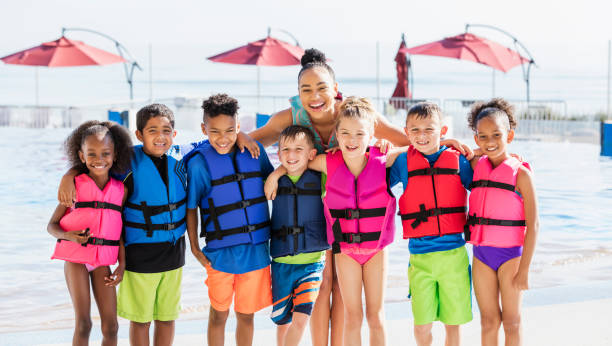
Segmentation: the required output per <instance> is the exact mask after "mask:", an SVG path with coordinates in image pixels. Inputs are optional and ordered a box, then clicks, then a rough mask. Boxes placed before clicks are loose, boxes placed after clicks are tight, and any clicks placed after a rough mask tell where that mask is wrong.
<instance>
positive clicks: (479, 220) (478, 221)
mask: <svg viewBox="0 0 612 346" xmlns="http://www.w3.org/2000/svg"><path fill="white" fill-rule="evenodd" d="M467 225H468V226H473V225H492V226H509V227H512V226H525V220H498V219H489V218H486V217H478V216H476V215H469V216H468V219H467Z"/></svg>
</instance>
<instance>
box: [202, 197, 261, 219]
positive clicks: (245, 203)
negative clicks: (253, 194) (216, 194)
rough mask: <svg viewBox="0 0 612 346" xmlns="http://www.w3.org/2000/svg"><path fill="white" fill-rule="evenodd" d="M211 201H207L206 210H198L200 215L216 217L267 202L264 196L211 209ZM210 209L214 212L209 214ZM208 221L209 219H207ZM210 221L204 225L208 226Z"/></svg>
mask: <svg viewBox="0 0 612 346" xmlns="http://www.w3.org/2000/svg"><path fill="white" fill-rule="evenodd" d="M211 201H212V199H209V203H208V208H202V209H200V212H201V213H202V214H211V215H212V214H214V215H216V216H217V217H218V215H221V214H225V213H227V212H230V211H232V210H236V209H244V208H246V207H249V206H251V205H253V204H257V203H264V202H267V201H268V200H267V199H266V196H261V197H257V198H251V199H247V200H244V201H238V202H236V203H230V204H225V205H221V206H214V205H213V206H212V207H211V205H212V204H211ZM211 209H214V211H212V212H211ZM209 219H210V218H209ZM209 222H210V221H208V220H206V224H208V223H209Z"/></svg>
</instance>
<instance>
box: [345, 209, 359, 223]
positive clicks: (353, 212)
mask: <svg viewBox="0 0 612 346" xmlns="http://www.w3.org/2000/svg"><path fill="white" fill-rule="evenodd" d="M345 210H346V216H345V219H347V220H354V219H358V218H359V209H345Z"/></svg>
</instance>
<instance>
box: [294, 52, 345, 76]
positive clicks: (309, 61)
mask: <svg viewBox="0 0 612 346" xmlns="http://www.w3.org/2000/svg"><path fill="white" fill-rule="evenodd" d="M300 63H301V64H302V69H301V70H300V73H298V82H299V80H300V78H302V73H304V72H306V71H307V70H310V69H311V68H315V67H322V68H324V69H325V70H327V72H328V73H329V75H330V76H331V78H332V80H333V81H334V82H335V81H336V74H335V73H334V70H333V69H332V68H331V66H329V65H328V64H327V58H326V57H325V54H324V53H323V52H321V51H320V50H318V49H316V48H310V49H306V51H305V52H304V55H302V59H301V60H300Z"/></svg>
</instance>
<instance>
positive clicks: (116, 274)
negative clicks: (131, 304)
mask: <svg viewBox="0 0 612 346" xmlns="http://www.w3.org/2000/svg"><path fill="white" fill-rule="evenodd" d="M128 196H129V193H128V188H127V187H126V186H125V185H123V202H122V203H121V206H124V205H125V201H126V200H127V198H128ZM124 272H125V243H124V242H123V236H121V237H120V238H119V256H118V257H117V268H115V270H114V271H113V273H112V274H111V275H110V276H107V277H105V278H104V281H106V282H105V283H104V284H105V285H106V286H112V287H115V286H117V285H119V283H120V282H121V280H123V273H124Z"/></svg>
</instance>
